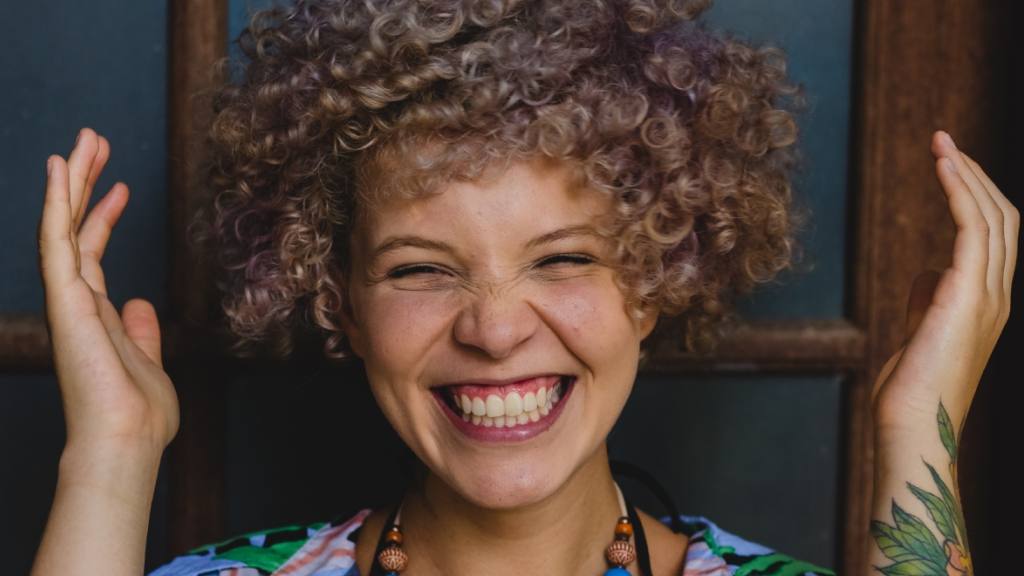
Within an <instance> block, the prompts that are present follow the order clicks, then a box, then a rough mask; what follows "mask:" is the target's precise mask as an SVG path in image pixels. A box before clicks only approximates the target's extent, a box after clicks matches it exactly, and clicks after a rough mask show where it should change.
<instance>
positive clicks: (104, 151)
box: [75, 134, 110, 222]
mask: <svg viewBox="0 0 1024 576" xmlns="http://www.w3.org/2000/svg"><path fill="white" fill-rule="evenodd" d="M96 143H97V150H96V156H95V157H94V158H93V160H92V166H90V168H89V176H88V178H86V180H85V190H84V191H83V192H82V202H81V203H80V205H79V207H78V214H77V216H76V218H75V222H81V221H82V218H84V217H85V213H86V211H87V210H88V209H89V199H90V198H91V197H92V190H93V187H94V186H96V180H98V179H99V177H100V173H101V172H103V168H104V167H105V166H106V165H107V160H109V159H110V142H108V141H107V139H106V138H104V137H103V136H100V135H98V134H97V136H96Z"/></svg>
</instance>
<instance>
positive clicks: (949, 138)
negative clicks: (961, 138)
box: [944, 132, 956, 148]
mask: <svg viewBox="0 0 1024 576" xmlns="http://www.w3.org/2000/svg"><path fill="white" fill-rule="evenodd" d="M944 134H945V135H946V140H949V143H950V145H952V146H953V148H956V142H954V141H953V137H952V136H950V135H949V132H944Z"/></svg>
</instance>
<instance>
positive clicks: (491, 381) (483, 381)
mask: <svg viewBox="0 0 1024 576" xmlns="http://www.w3.org/2000/svg"><path fill="white" fill-rule="evenodd" d="M548 376H558V377H562V376H570V377H571V376H572V375H571V374H567V373H565V374H563V373H559V372H538V373H536V374H526V375H524V376H516V377H514V378H506V379H504V380H499V379H496V378H468V379H466V380H458V381H455V382H446V383H444V384H442V386H461V385H468V384H473V385H476V386H507V385H509V384H514V383H516V382H521V381H523V380H532V379H534V378H541V377H548Z"/></svg>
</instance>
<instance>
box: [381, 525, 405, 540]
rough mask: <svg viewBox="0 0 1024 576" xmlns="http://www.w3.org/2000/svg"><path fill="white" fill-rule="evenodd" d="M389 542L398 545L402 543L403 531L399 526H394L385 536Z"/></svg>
mask: <svg viewBox="0 0 1024 576" xmlns="http://www.w3.org/2000/svg"><path fill="white" fill-rule="evenodd" d="M385 538H386V539H387V541H388V542H394V543H396V544H401V543H402V531H401V530H399V529H398V526H392V527H391V530H388V533H387V535H386V536H385Z"/></svg>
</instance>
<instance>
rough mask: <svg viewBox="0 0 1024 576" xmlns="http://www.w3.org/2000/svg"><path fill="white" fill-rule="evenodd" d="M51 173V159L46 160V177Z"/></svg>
mask: <svg viewBox="0 0 1024 576" xmlns="http://www.w3.org/2000/svg"><path fill="white" fill-rule="evenodd" d="M52 173H53V158H47V159H46V175H47V176H50V175H51V174H52Z"/></svg>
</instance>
